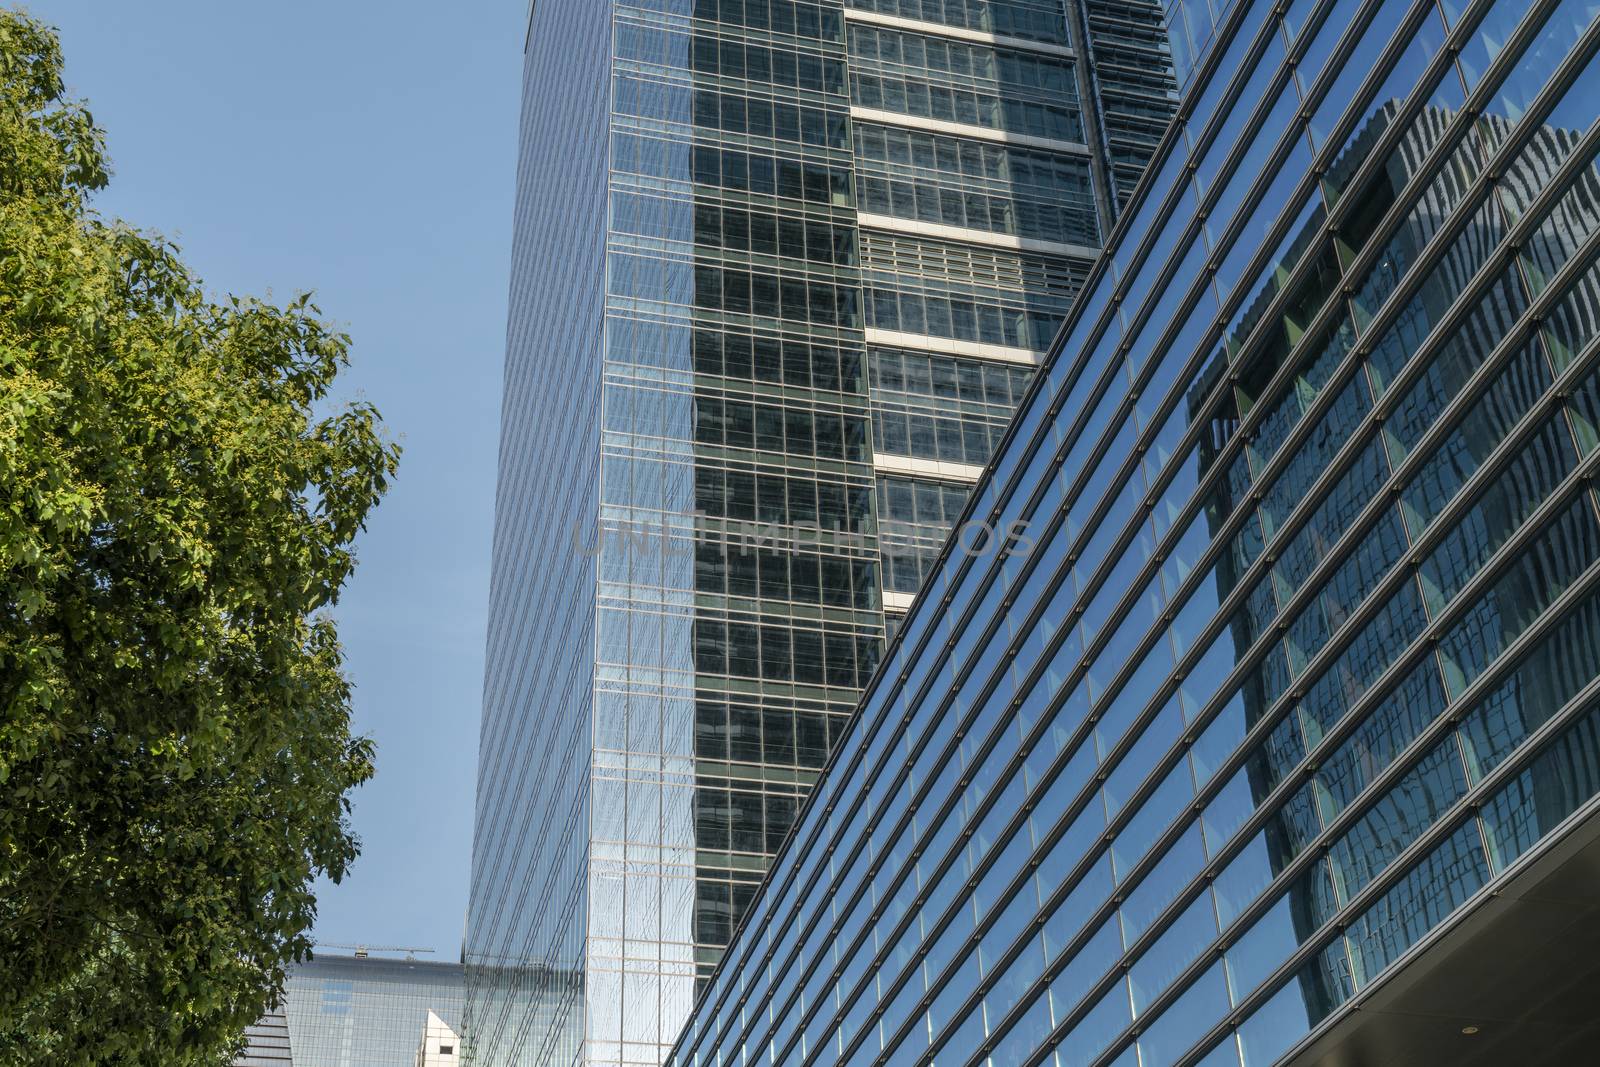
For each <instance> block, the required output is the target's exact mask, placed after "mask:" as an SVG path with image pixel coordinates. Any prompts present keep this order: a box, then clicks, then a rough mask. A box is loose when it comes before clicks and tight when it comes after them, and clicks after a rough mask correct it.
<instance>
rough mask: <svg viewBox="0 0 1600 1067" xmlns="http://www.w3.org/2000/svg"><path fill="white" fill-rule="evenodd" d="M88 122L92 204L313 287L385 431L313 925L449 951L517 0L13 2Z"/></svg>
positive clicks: (513, 96) (509, 155)
mask: <svg viewBox="0 0 1600 1067" xmlns="http://www.w3.org/2000/svg"><path fill="white" fill-rule="evenodd" d="M27 7H28V10H30V11H31V12H32V13H33V14H34V15H36V16H37V17H39V18H40V19H42V20H44V21H46V22H48V23H50V24H51V25H53V26H56V27H57V28H59V29H60V31H61V36H62V42H63V46H64V48H65V50H66V56H67V82H68V85H69V86H70V87H71V89H72V91H73V92H74V94H76V95H78V96H82V97H87V98H88V100H89V103H90V106H91V108H92V110H93V112H94V115H95V118H96V120H97V121H98V122H99V123H100V125H102V126H104V127H105V128H106V130H107V131H108V133H109V140H110V149H111V157H112V164H113V166H114V168H115V169H114V174H113V178H112V185H111V188H110V189H109V190H107V192H106V193H105V194H103V195H102V196H101V198H100V199H99V201H98V207H99V208H100V210H101V211H102V213H104V214H106V215H111V216H118V217H121V218H124V219H126V220H128V221H129V222H132V223H134V224H136V225H139V226H141V227H145V228H149V229H154V230H159V231H161V232H162V233H164V234H166V235H167V236H168V237H170V238H173V239H175V240H176V241H177V242H178V244H179V245H180V246H181V247H182V249H183V252H184V258H185V259H186V261H187V262H188V263H189V264H190V266H191V267H192V268H193V269H194V270H195V271H196V272H197V273H198V274H199V275H200V276H201V277H202V278H203V279H204V280H205V282H206V284H207V286H208V288H209V289H211V290H213V291H214V292H215V293H218V294H222V293H229V292H233V293H241V294H244V293H250V294H256V295H265V294H269V293H270V294H271V295H272V296H274V297H276V298H278V299H280V300H286V299H288V298H289V297H290V296H292V295H293V294H294V293H295V292H296V291H298V290H301V289H307V288H309V289H313V290H315V291H316V293H317V299H318V302H319V303H320V304H321V306H322V309H323V311H324V313H325V314H326V315H327V316H328V317H329V318H332V319H333V320H335V321H337V322H339V323H341V324H342V325H343V326H344V327H345V328H346V329H347V330H348V332H349V333H350V334H351V335H352V337H353V338H354V352H353V358H352V367H351V369H350V371H349V374H348V376H347V378H346V380H345V382H344V385H343V390H342V392H343V395H344V396H346V397H356V396H363V397H365V398H367V399H369V400H371V401H373V402H374V403H376V404H377V405H378V407H379V408H380V409H381V411H382V412H383V415H384V418H385V420H386V422H387V423H388V425H389V427H390V430H391V431H392V432H393V433H394V434H395V435H396V436H397V437H398V438H399V439H400V440H401V442H402V443H403V445H404V447H405V456H404V458H403V460H402V464H401V470H400V477H399V480H398V482H397V483H396V484H395V486H394V489H393V490H392V492H391V493H390V494H389V497H388V499H387V500H386V501H385V502H384V504H383V505H382V507H381V508H380V509H379V510H378V513H377V515H376V518H375V520H374V522H373V523H372V524H371V527H370V529H369V530H368V532H367V534H366V535H365V536H364V537H363V538H362V540H361V541H360V543H359V552H360V561H361V562H360V567H359V570H358V572H357V574H356V577H355V580H354V583H353V585H352V586H351V588H350V589H349V592H348V594H347V596H346V598H345V599H344V601H343V602H342V603H341V605H340V607H339V610H338V616H339V620H340V632H341V635H342V636H343V639H344V642H345V645H346V647H347V650H348V653H349V666H348V669H349V673H350V676H351V678H352V680H353V681H354V682H355V686H356V695H355V709H356V725H357V729H358V730H360V731H362V732H364V733H368V734H370V735H371V736H373V737H374V738H376V740H377V742H378V776H377V778H376V779H375V780H374V781H373V782H371V783H369V784H368V785H367V786H365V787H363V788H362V789H361V790H360V791H359V792H358V793H357V794H356V798H355V824H356V829H357V832H358V833H359V834H360V835H361V837H362V840H363V843H364V847H363V854H362V856H361V859H360V860H359V861H357V863H356V866H355V870H354V873H353V874H352V875H351V877H350V878H348V879H347V880H346V881H345V883H344V885H342V886H325V887H324V889H323V891H322V894H321V904H320V918H319V920H318V924H317V934H318V936H319V937H320V938H322V939H324V940H328V941H349V942H364V943H369V944H393V945H420V946H426V947H432V948H434V949H436V950H438V955H437V956H434V957H432V958H435V959H454V958H455V956H456V954H457V952H458V951H459V948H460V942H461V932H462V924H463V921H464V918H465V909H466V897H467V880H468V874H469V865H470V860H471V848H472V837H471V835H472V787H473V776H474V773H475V769H476V760H477V738H478V710H479V696H480V690H481V685H482V672H483V637H484V606H485V602H486V600H487V592H488V561H489V533H490V520H491V514H492V509H493V501H494V468H495V450H496V444H497V439H498V427H499V402H500V365H501V356H502V349H503V344H504V336H505V302H506V279H507V259H508V254H509V245H510V232H509V228H510V222H511V193H512V183H513V177H514V164H515V145H516V118H517V97H518V80H519V68H520V61H521V52H522V47H521V46H522V26H523V18H524V13H525V11H526V0H474V2H472V3H465V4H455V5H443V6H441V5H438V4H435V3H422V2H419V0H387V2H384V3H378V2H377V0H344V2H329V0H272V2H270V3H218V2H217V0H203V2H202V0H141V2H140V3H136V4H130V3H102V2H90V0H34V2H32V3H30V4H28V5H27Z"/></svg>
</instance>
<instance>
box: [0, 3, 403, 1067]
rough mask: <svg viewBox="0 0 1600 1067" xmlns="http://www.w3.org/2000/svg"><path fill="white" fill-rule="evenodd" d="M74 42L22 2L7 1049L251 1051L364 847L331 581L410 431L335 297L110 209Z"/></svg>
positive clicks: (6, 669) (2, 654)
mask: <svg viewBox="0 0 1600 1067" xmlns="http://www.w3.org/2000/svg"><path fill="white" fill-rule="evenodd" d="M61 67H62V64H61V54H60V48H59V44H58V41H57V39H56V37H55V35H54V33H53V32H51V31H50V30H48V29H47V28H45V27H43V26H41V25H40V24H39V23H37V22H35V21H33V20H31V19H30V18H28V17H26V16H24V15H21V14H18V13H15V12H9V11H0V1064H6V1065H9V1064H12V1063H27V1064H101V1063H115V1064H161V1065H163V1067H166V1065H186V1064H215V1063H225V1062H226V1061H227V1059H228V1055H229V1052H230V1050H231V1048H232V1046H233V1045H234V1043H235V1042H236V1041H237V1035H238V1034H239V1032H240V1031H241V1030H242V1028H243V1027H244V1026H245V1025H246V1024H247V1023H249V1022H251V1021H253V1020H254V1019H256V1018H257V1017H258V1016H259V1015H260V1014H261V1013H262V1011H263V1009H264V1008H265V1007H266V1006H267V1004H268V1003H269V1000H270V999H271V998H272V997H273V996H275V995H276V993H277V992H278V991H279V990H281V986H282V981H283V976H284V966H285V964H286V963H288V962H290V961H292V960H295V959H298V958H303V956H304V954H305V953H306V951H307V950H308V948H309V943H308V940H307V931H308V929H309V926H310V924H311V922H312V919H313V918H314V915H315V909H316V905H315V900H314V898H313V896H312V894H311V891H310V890H311V883H312V881H313V879H314V878H316V877H317V876H318V875H320V874H326V875H328V876H330V877H332V878H333V879H334V880H336V881H337V880H338V879H339V878H341V877H342V876H343V875H344V873H345V872H346V870H347V869H348V867H349V864H350V862H351V860H352V859H353V858H354V856H355V854H356V841H355V839H354V837H353V835H352V833H351V831H350V827H349V823H348V814H349V809H348V801H347V799H346V797H347V794H348V792H349V790H351V789H352V788H353V787H354V786H356V785H357V784H359V783H361V782H362V781H364V780H365V779H367V778H368V777H369V776H370V774H371V773H372V763H371V756H372V752H371V747H370V743H369V742H368V741H366V740H363V739H359V738H353V737H352V736H351V733H350V727H349V698H350V690H349V686H348V684H347V682H346V680H345V679H344V677H343V675H342V674H341V653H340V648H339V645H338V642H337V638H336V634H335V631H334V627H333V624H332V622H331V621H330V620H329V619H328V618H327V617H326V616H325V614H324V613H323V609H325V608H327V607H328V606H329V605H331V604H332V603H333V602H334V601H335V599H336V597H337V596H338V593H339V590H340V588H341V586H342V585H343V584H344V582H345V581H346V580H347V579H348V577H349V576H350V573H351V568H352V565H353V562H354V561H353V557H352V554H351V542H352V540H353V538H354V537H355V535H356V533H357V532H358V531H359V530H360V529H361V528H362V526H363V523H364V522H365V519H366V516H367V514H368V511H369V510H370V509H371V508H372V507H373V506H374V505H375V504H376V503H377V501H378V499H379V497H380V496H381V495H382V493H383V492H384V490H385V488H386V485H387V482H388V480H389V478H390V477H391V476H392V474H393V472H394V468H395V463H396V459H397V457H398V449H397V448H395V447H394V446H393V445H392V444H390V443H388V442H387V440H386V438H385V437H384V435H383V431H382V426H381V423H380V422H379V418H378V415H377V412H376V411H374V410H373V409H372V408H371V407H370V406H367V405H364V404H356V405H351V406H348V407H344V408H338V409H335V408H334V407H333V406H332V405H331V404H330V403H329V401H328V400H327V397H328V394H329V390H330V386H331V385H332V383H333V381H334V379H335V376H336V374H337V373H338V372H339V370H340V369H341V368H342V367H343V365H344V364H345V361H346V351H347V345H348V338H346V337H344V336H343V335H341V334H339V333H337V332H335V331H334V330H332V329H331V328H330V327H328V326H327V325H326V324H324V323H323V322H322V321H320V319H319V317H318V315H319V313H318V311H317V309H316V308H315V307H314V306H313V305H312V304H311V303H310V302H309V300H308V299H307V298H304V297H302V298H300V299H297V300H295V301H293V302H291V303H290V304H288V305H287V306H285V307H276V306H272V305H270V304H267V303H262V302H259V301H255V300H241V299H229V300H226V301H222V302H220V303H217V302H212V301H210V300H208V299H207V297H206V295H205V293H204V291H203V289H202V287H201V286H200V284H199V283H198V281H197V280H196V279H195V278H194V277H193V276H192V275H191V274H190V273H189V272H188V271H187V270H186V269H185V268H184V266H183V264H182V263H181V262H180V260H179V259H178V256H177V252H176V249H174V248H173V247H172V246H170V245H169V244H167V243H165V242H163V241H162V240H161V239H159V238H157V237H154V236H152V235H149V234H146V233H142V232H139V231H136V230H134V229H131V228H129V227H127V226H124V225H121V224H116V223H111V222H108V221H105V220H103V219H101V218H100V217H99V216H98V215H96V213H95V212H94V211H93V210H92V208H91V207H90V205H89V197H90V194H91V193H92V192H93V191H94V190H97V189H99V188H101V187H103V186H104V185H105V183H106V181H107V167H106V163H105V155H104V151H103V138H102V134H101V131H100V130H99V129H97V128H96V126H95V124H94V122H93V119H92V118H91V117H90V115H89V113H88V112H87V111H86V110H84V109H83V107H81V106H80V105H78V104H76V103H74V102H72V101H69V100H67V99H64V96H63V93H64V90H63V85H62V76H61Z"/></svg>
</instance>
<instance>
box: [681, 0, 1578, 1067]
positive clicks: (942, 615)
mask: <svg viewBox="0 0 1600 1067" xmlns="http://www.w3.org/2000/svg"><path fill="white" fill-rule="evenodd" d="M1167 14H1168V19H1169V28H1170V29H1171V32H1172V34H1173V41H1174V43H1173V53H1174V56H1175V59H1176V61H1177V69H1178V74H1179V77H1180V79H1181V81H1182V86H1183V90H1182V101H1181V103H1180V105H1179V107H1178V109H1177V119H1176V122H1175V123H1174V124H1173V126H1172V128H1171V129H1170V130H1169V131H1168V132H1167V133H1166V134H1165V136H1164V137H1163V138H1162V140H1161V143H1160V145H1159V146H1158V147H1157V148H1156V149H1155V150H1154V151H1153V154H1152V156H1151V157H1150V158H1151V160H1152V161H1151V163H1150V164H1149V166H1150V172H1149V176H1148V178H1147V179H1146V181H1145V182H1144V184H1142V185H1141V186H1140V187H1139V190H1138V191H1137V192H1136V193H1135V194H1134V195H1133V196H1132V198H1131V200H1130V201H1129V203H1128V211H1127V214H1126V215H1125V217H1123V218H1122V220H1121V221H1120V222H1119V223H1118V224H1117V226H1116V228H1115V229H1114V231H1113V232H1112V233H1111V236H1110V238H1109V241H1108V244H1107V249H1106V252H1105V254H1104V256H1103V257H1102V260H1101V262H1100V263H1099V265H1098V266H1097V267H1096V268H1095V270H1094V271H1093V273H1092V275H1091V277H1090V278H1089V280H1088V282H1087V283H1086V286H1085V288H1084V290H1083V293H1082V294H1081V296H1080V298H1079V301H1078V304H1077V306H1076V308H1075V310H1074V311H1073V312H1072V314H1071V315H1070V317H1069V320H1068V323H1067V325H1066V327H1065V329H1064V330H1063V333H1062V336H1061V337H1060V338H1058V339H1057V341H1056V342H1055V344H1054V345H1053V347H1052V349H1051V350H1050V353H1049V355H1048V357H1047V359H1046V360H1045V362H1044V364H1043V366H1042V367H1041V369H1040V370H1039V371H1038V373H1037V375H1036V378H1035V381H1034V382H1033V383H1032V385H1031V386H1030V391H1029V394H1028V396H1027V398H1026V399H1025V400H1024V402H1023V405H1022V408H1021V410H1020V412H1019V414H1018V416H1017V419H1016V421H1015V423H1014V424H1013V425H1012V427H1011V428H1010V430H1009V431H1008V434H1007V436H1006V438H1005V439H1004V441H1003V443H1002V444H1001V446H1000V448H999V450H998V452H997V454H996V456H995V457H994V459H993V461H992V462H991V464H990V465H989V467H988V468H987V470H986V472H985V474H984V475H983V477H982V478H981V480H980V481H979V482H978V483H977V488H976V489H975V491H974V492H973V494H972V496H971V500H970V502H969V503H968V505H967V506H966V509H965V510H964V511H963V512H962V513H961V514H960V516H958V522H959V523H960V524H961V525H962V526H963V527H964V526H966V525H968V524H970V523H974V522H979V521H981V522H983V523H984V524H985V525H986V526H988V527H989V528H991V529H995V530H1010V529H1012V528H1014V524H1016V523H1019V522H1020V523H1024V524H1026V525H1025V529H1026V531H1027V534H1028V542H1029V543H1027V544H1008V545H1006V546H1004V548H1003V550H1002V551H997V552H995V553H991V554H987V555H974V554H972V553H968V552H962V551H958V550H957V549H956V547H955V546H953V545H946V547H945V548H944V550H943V551H942V553H941V556H940V559H939V561H938V563H937V565H936V566H935V567H934V568H933V570H932V576H931V578H930V579H929V584H928V586H927V588H926V589H925V590H924V592H923V594H922V596H921V597H920V599H919V600H918V602H917V603H916V605H914V606H913V607H912V609H911V611H910V614H909V615H908V616H907V618H906V620H905V622H904V624H903V626H902V627H901V628H900V630H899V632H898V634H897V636H896V638H895V640H894V641H893V642H892V643H891V644H890V645H889V646H888V648H887V651H886V655H885V659H884V662H883V664H882V666H881V667H880V669H879V670H878V672H877V674H876V676H875V679H874V680H873V682H872V684H871V685H870V687H869V689H868V691H867V693H866V695H865V697H864V699H863V703H862V705H861V708H860V710H859V711H858V713H857V714H856V716H855V718H854V720H853V721H852V724H851V726H850V727H849V728H848V729H847V730H846V731H845V733H844V734H843V735H842V737H841V739H840V741H839V743H838V746H837V748H836V752H835V754H834V756H833V757H832V759H831V762H830V764H829V767H828V768H827V770H826V771H825V772H824V774H823V776H822V778H821V779H820V781H819V783H818V785H817V786H816V788H815V790H814V791H813V793H812V795H811V797H810V799H809V801H808V803H807V805H806V807H805V808H804V809H803V810H802V811H801V813H800V815H799V817H798V819H797V822H796V824H795V827H794V830H793V832H792V833H791V835H790V837H789V839H788V841H787V842H786V843H785V845H784V847H783V849H782V851H781V852H780V853H779V854H778V856H777V858H776V860H775V862H774V865H773V868H772V871H771V873H770V874H769V876H768V879H767V881H766V883H765V884H764V886H763V889H762V891H761V892H760V893H759V894H758V895H757V897H756V898H755V901H754V903H753V904H752V905H751V908H750V911H749V914H748V916H747V918H746V920H745V922H744V923H743V925H742V927H741V928H740V930H739V931H738V932H737V933H736V935H735V938H734V940H733V941H732V943H731V944H730V946H729V948H728V950H727V952H726V954H725V956H724V959H723V962H722V964H721V967H720V968H719V970H718V971H717V973H716V976H715V977H714V978H713V979H712V982H711V984H710V986H709V988H708V990H707V991H706V994H705V996H704V997H703V998H702V1000H701V1001H700V1002H699V1003H698V1005H697V1007H696V1011H695V1014H694V1016H693V1019H692V1020H691V1022H690V1024H689V1026H688V1027H687V1028H686V1029H685V1031H684V1034H683V1036H682V1038H681V1040H680V1042H679V1044H678V1046H677V1047H676V1049H675V1050H674V1053H673V1055H672V1057H671V1059H670V1060H669V1062H670V1063H672V1064H675V1065H680V1067H690V1065H693V1067H711V1065H731V1064H747V1065H755V1064H790V1063H796V1064H798V1063H807V1064H831V1063H844V1062H848V1063H851V1064H869V1063H878V1064H896V1065H899V1064H929V1063H935V1064H939V1065H940V1067H949V1065H960V1064H987V1065H990V1067H1028V1065H1036V1064H1050V1065H1053V1067H1054V1065H1059V1067H1191V1065H1200V1064H1204V1065H1206V1067H1222V1065H1232V1067H1263V1065H1267V1064H1273V1063H1279V1062H1293V1063H1296V1064H1312V1063H1349V1062H1372V1063H1423V1062H1426V1063H1438V1062H1451V1063H1460V1064H1463V1065H1467V1064H1473V1065H1475V1064H1498V1063H1506V1062H1518V1063H1528V1064H1535V1063H1537V1064H1543V1063H1550V1064H1557V1063H1571V1062H1580V1061H1582V1060H1583V1059H1585V1058H1587V1057H1588V1056H1592V1049H1593V1047H1594V1042H1595V1041H1596V1040H1597V1037H1600V1035H1597V1034H1596V1032H1595V1030H1596V1027H1595V1022H1594V1019H1593V1016H1592V1012H1588V1011H1587V1010H1586V1009H1582V1008H1580V1007H1578V1006H1579V1005H1582V1004H1589V1003H1592V1001H1593V996H1594V992H1595V990H1596V988H1600V972H1597V970H1596V968H1595V966H1594V964H1593V956H1592V953H1589V952H1588V948H1587V947H1588V946H1592V945H1594V944H1596V943H1597V942H1600V911H1597V904H1596V900H1597V897H1596V892H1595V889H1596V886H1597V885H1600V874H1597V873H1596V872H1597V871H1600V846H1597V845H1596V841H1597V840H1600V820H1596V819H1594V818H1593V814H1594V813H1595V811H1596V808H1597V801H1596V796H1597V794H1600V498H1597V495H1596V485H1595V476H1596V474H1597V473H1600V435H1597V425H1600V423H1597V420H1600V320H1597V317H1596V316H1597V313H1600V173H1597V170H1596V159H1597V155H1600V123H1597V122H1596V119H1595V108H1594V100H1595V98H1596V93H1597V92H1600V56H1597V53H1600V6H1597V5H1596V4H1594V3H1592V2H1590V3H1583V2H1577V0H1567V2H1564V3H1554V2H1534V3H1508V2H1504V0H1500V2H1493V0H1483V2H1476V3H1468V2H1462V3H1456V2H1446V3H1434V2H1432V0H1428V2H1393V0H1390V2H1372V0H1325V2H1320V3H1318V2H1310V0H1307V2H1301V3H1294V4H1290V5H1286V6H1285V5H1274V4H1272V3H1270V2H1266V0H1255V2H1252V0H1238V2H1237V3H1233V4H1221V5H1210V4H1204V3H1196V2H1193V0H1186V2H1184V3H1174V4H1171V5H1169V7H1168V12H1167ZM1196 27H1199V30H1198V31H1197V29H1196ZM1358 1007H1359V1008H1360V1009H1361V1010H1360V1011H1357V1010H1355V1009H1356V1008H1358Z"/></svg>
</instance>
